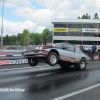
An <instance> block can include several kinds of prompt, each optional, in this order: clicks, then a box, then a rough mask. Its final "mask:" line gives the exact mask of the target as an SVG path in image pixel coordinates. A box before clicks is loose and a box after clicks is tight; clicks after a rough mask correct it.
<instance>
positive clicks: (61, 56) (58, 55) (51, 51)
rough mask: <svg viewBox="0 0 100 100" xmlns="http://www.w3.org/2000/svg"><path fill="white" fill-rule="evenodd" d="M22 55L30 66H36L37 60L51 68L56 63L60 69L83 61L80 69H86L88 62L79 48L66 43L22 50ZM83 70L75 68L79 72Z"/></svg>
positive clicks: (87, 58)
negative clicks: (42, 61) (44, 62)
mask: <svg viewBox="0 0 100 100" xmlns="http://www.w3.org/2000/svg"><path fill="white" fill-rule="evenodd" d="M22 54H23V56H24V57H25V58H27V59H28V61H29V64H30V65H31V66H35V65H37V63H38V60H39V59H41V60H44V61H46V62H47V63H48V64H49V65H51V66H54V65H56V64H57V63H58V64H60V66H61V67H62V68H66V67H69V66H71V65H75V66H79V65H77V64H80V62H82V61H83V63H84V64H83V65H82V64H81V67H82V66H84V67H85V68H86V62H87V61H88V60H89V56H88V55H86V54H84V53H82V52H81V50H80V48H79V47H77V46H74V45H73V44H68V43H56V44H52V45H51V46H47V45H36V46H34V48H31V49H28V50H27V49H26V50H24V51H23V53H22ZM34 63H35V64H34ZM85 68H79V67H78V68H77V67H76V69H81V70H84V69H85Z"/></svg>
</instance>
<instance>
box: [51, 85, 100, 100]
mask: <svg viewBox="0 0 100 100" xmlns="http://www.w3.org/2000/svg"><path fill="white" fill-rule="evenodd" d="M99 86H100V83H98V84H95V85H93V86H90V87H87V88H84V89H81V90H78V91H75V92H72V93H69V94H66V95H63V96H60V97H57V98H54V99H52V100H63V99H66V98H68V97H71V96H74V95H77V94H80V93H82V92H85V91H88V90H91V89H93V88H96V87H99Z"/></svg>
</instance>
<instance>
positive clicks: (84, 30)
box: [83, 28, 98, 32]
mask: <svg viewBox="0 0 100 100" xmlns="http://www.w3.org/2000/svg"><path fill="white" fill-rule="evenodd" d="M83 32H98V29H88V28H86V29H83Z"/></svg>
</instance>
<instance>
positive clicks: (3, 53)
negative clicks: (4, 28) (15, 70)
mask: <svg viewBox="0 0 100 100" xmlns="http://www.w3.org/2000/svg"><path fill="white" fill-rule="evenodd" d="M21 52H22V50H0V56H22V54H21Z"/></svg>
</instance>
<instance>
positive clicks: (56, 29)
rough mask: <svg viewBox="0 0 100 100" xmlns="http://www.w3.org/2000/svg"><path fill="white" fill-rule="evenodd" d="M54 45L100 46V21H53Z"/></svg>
mask: <svg viewBox="0 0 100 100" xmlns="http://www.w3.org/2000/svg"><path fill="white" fill-rule="evenodd" d="M52 24H53V43H59V42H68V43H72V44H76V45H80V44H83V45H93V43H95V44H96V45H100V20H99V19H73V20H68V19H52Z"/></svg>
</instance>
